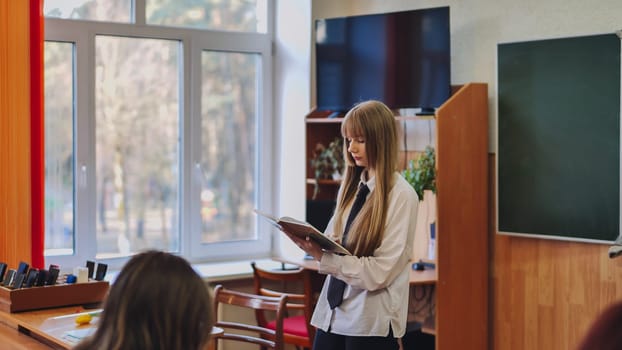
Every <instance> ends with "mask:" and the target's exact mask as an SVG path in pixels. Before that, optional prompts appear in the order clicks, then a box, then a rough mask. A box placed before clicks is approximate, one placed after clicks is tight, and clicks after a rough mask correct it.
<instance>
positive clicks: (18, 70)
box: [0, 0, 31, 267]
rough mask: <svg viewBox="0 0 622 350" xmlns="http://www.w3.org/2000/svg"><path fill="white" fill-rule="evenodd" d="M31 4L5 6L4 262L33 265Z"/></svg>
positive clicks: (0, 212)
mask: <svg viewBox="0 0 622 350" xmlns="http://www.w3.org/2000/svg"><path fill="white" fill-rule="evenodd" d="M29 38H30V36H29V2H28V1H8V0H1V1H0V261H4V262H7V263H8V264H9V266H10V267H17V264H18V263H19V261H20V260H23V261H27V262H29V261H30V260H31V217H30V215H31V214H30V213H31V199H30V198H31V193H30V181H31V178H30V82H29V79H30V59H29V58H30V56H29Z"/></svg>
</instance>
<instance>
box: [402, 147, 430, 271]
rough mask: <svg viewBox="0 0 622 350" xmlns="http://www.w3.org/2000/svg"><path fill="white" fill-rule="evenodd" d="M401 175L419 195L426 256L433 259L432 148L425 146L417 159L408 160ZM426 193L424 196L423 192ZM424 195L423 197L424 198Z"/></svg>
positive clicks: (420, 218) (419, 217)
mask: <svg viewBox="0 0 622 350" xmlns="http://www.w3.org/2000/svg"><path fill="white" fill-rule="evenodd" d="M402 175H403V176H404V178H405V179H406V181H408V183H410V185H411V186H412V187H413V188H414V189H415V192H417V195H418V196H419V201H421V205H420V207H419V211H418V212H417V215H418V219H417V220H422V221H423V222H424V223H425V224H424V230H426V235H425V237H426V238H427V245H428V247H427V258H428V260H434V259H435V257H436V209H435V206H436V199H435V196H434V194H435V193H436V155H435V152H434V148H433V147H431V146H427V147H426V148H425V150H424V151H423V153H422V154H421V155H420V156H419V158H417V160H416V161H415V160H412V159H411V160H410V161H409V162H408V168H406V170H404V171H403V172H402ZM430 191H431V192H432V193H431V194H430V193H428V195H427V196H425V195H424V194H425V192H430ZM424 197H425V198H424Z"/></svg>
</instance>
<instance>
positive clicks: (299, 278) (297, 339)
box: [251, 262, 315, 349]
mask: <svg viewBox="0 0 622 350" xmlns="http://www.w3.org/2000/svg"><path fill="white" fill-rule="evenodd" d="M251 266H252V267H253V276H254V284H255V293H256V294H259V295H264V296H271V297H278V296H283V295H284V296H287V311H288V312H289V311H291V310H299V311H298V312H297V313H296V314H292V315H291V316H289V315H288V314H286V316H285V318H284V319H283V340H284V342H285V344H293V345H295V346H296V348H300V347H302V348H307V349H311V348H312V347H313V339H314V337H315V327H313V326H312V325H311V323H310V322H311V315H312V313H313V307H314V305H315V297H314V294H313V288H312V280H311V275H310V271H309V270H306V269H302V268H301V269H297V270H265V269H262V268H259V267H257V266H256V264H255V262H252V263H251ZM269 282H272V284H270V287H272V286H273V285H275V284H276V285H279V284H280V285H281V287H279V291H276V290H274V289H271V288H267V287H266V285H267V284H268V283H269ZM288 282H293V283H289V285H288ZM292 284H298V285H301V286H302V293H301V294H300V293H292V292H289V291H286V290H285V286H288V287H290V288H291V287H292ZM256 316H257V324H258V325H260V326H262V327H266V328H270V329H274V328H275V321H274V320H269V318H268V317H267V315H266V314H265V313H264V312H261V311H257V312H256Z"/></svg>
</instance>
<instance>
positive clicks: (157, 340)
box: [84, 251, 213, 350]
mask: <svg viewBox="0 0 622 350" xmlns="http://www.w3.org/2000/svg"><path fill="white" fill-rule="evenodd" d="M103 309H104V310H103V312H102V315H101V317H100V320H99V323H98V325H97V331H96V332H95V334H94V335H93V337H92V338H91V339H88V340H86V341H85V342H86V344H85V345H87V344H88V346H87V347H84V349H86V348H88V349H107V350H108V349H115V350H122V349H128V350H129V349H161V350H176V349H188V350H199V349H203V348H204V347H205V345H206V344H207V340H208V337H209V333H210V331H211V328H212V324H213V315H212V312H213V311H212V303H211V296H210V292H209V289H208V287H207V285H206V283H205V282H204V281H203V280H202V279H201V277H200V276H199V275H198V274H197V273H196V272H195V271H194V270H193V268H192V266H190V264H189V263H188V262H187V261H186V260H184V259H183V258H181V257H178V256H175V255H172V254H169V253H165V252H160V251H147V252H143V253H139V254H137V255H135V256H134V257H132V258H131V259H130V260H129V261H128V262H127V263H126V264H125V266H124V267H123V269H122V270H121V272H120V273H119V275H118V276H117V278H116V279H115V281H114V283H113V284H112V286H111V287H110V292H109V294H108V296H107V298H106V300H105V302H104V306H103Z"/></svg>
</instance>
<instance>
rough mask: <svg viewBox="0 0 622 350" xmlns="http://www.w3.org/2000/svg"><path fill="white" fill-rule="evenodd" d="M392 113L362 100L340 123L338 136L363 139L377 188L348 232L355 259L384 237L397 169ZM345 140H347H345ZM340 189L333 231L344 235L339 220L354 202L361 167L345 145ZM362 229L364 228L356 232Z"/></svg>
mask: <svg viewBox="0 0 622 350" xmlns="http://www.w3.org/2000/svg"><path fill="white" fill-rule="evenodd" d="M395 123H396V122H395V117H394V115H393V112H392V111H391V110H390V109H389V108H388V107H387V106H386V105H385V104H383V103H381V102H379V101H374V100H370V101H365V102H361V103H359V104H358V105H356V106H355V107H354V108H352V109H350V111H348V113H347V114H346V116H345V118H344V121H343V123H342V124H341V135H342V136H343V137H344V139H347V138H348V137H350V138H354V137H361V138H363V139H364V140H365V151H366V152H367V158H368V161H369V165H368V167H370V168H373V169H374V170H375V172H376V176H375V177H376V180H377V182H376V188H375V189H374V191H373V192H371V194H370V196H369V198H368V199H367V201H365V204H364V205H363V208H362V209H361V212H360V213H359V214H358V215H357V216H356V219H355V220H354V221H353V222H352V225H351V227H350V229H349V232H350V233H349V235H348V240H347V242H346V246H347V248H348V249H349V250H350V251H351V252H353V253H354V255H356V256H358V257H363V256H372V255H373V254H374V250H376V248H378V246H380V243H381V242H382V238H383V235H384V226H385V221H386V212H387V208H386V207H387V205H388V203H389V201H388V197H389V191H390V190H391V188H392V187H393V183H392V182H393V179H394V177H393V176H392V174H393V172H395V171H396V169H397V157H398V143H397V140H398V136H397V126H396V124H395ZM346 141H347V140H346ZM343 154H344V159H345V160H346V166H345V171H344V175H343V182H344V184H343V187H342V188H343V189H342V191H341V192H340V193H339V195H338V198H337V207H336V213H335V232H343V229H344V226H345V222H344V221H343V220H342V219H341V218H342V217H343V212H344V210H346V208H348V207H349V206H348V204H349V203H350V202H351V201H352V200H354V197H355V196H356V192H357V187H358V184H359V181H360V179H361V173H362V171H363V168H361V167H358V166H356V163H355V162H354V158H352V154H350V152H348V142H344V148H343ZM359 228H365V229H359Z"/></svg>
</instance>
